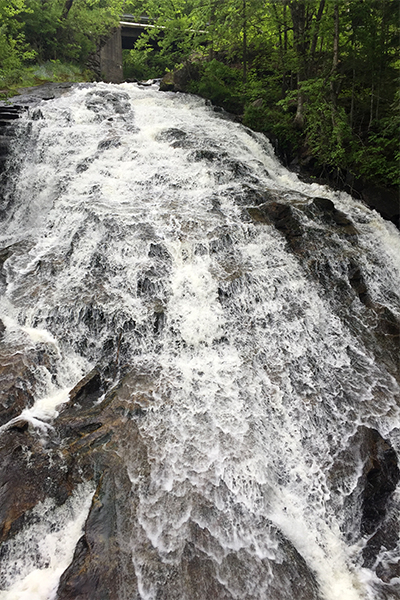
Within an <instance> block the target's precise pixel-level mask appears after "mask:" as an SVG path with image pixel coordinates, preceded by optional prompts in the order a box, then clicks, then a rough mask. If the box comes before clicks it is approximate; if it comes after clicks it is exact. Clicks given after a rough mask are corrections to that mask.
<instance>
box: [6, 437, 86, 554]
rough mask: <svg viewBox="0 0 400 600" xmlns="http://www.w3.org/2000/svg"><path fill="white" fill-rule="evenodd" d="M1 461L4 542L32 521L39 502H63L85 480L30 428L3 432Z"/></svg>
mask: <svg viewBox="0 0 400 600" xmlns="http://www.w3.org/2000/svg"><path fill="white" fill-rule="evenodd" d="M0 464H1V469H0V542H3V541H5V540H7V539H8V538H10V537H12V536H13V535H15V534H16V533H17V532H18V531H20V530H21V529H22V528H23V527H24V526H25V525H27V524H29V519H30V514H29V511H30V510H31V509H32V508H34V507H35V506H36V504H37V503H38V502H43V501H44V500H45V499H46V498H48V497H51V498H54V500H55V501H56V503H57V504H63V503H64V502H65V501H66V499H67V498H68V497H69V495H70V494H71V493H72V490H73V489H74V487H75V485H76V483H77V481H81V480H80V478H79V476H78V474H77V473H75V476H72V473H71V471H70V469H69V468H68V465H66V463H65V462H64V460H63V458H62V457H61V456H60V454H59V453H58V452H57V451H51V450H50V451H49V449H48V448H45V447H44V446H43V444H42V443H41V440H40V438H39V437H38V436H37V435H36V434H35V433H30V432H29V431H28V429H27V427H13V428H12V429H9V430H7V431H5V432H3V434H2V436H1V437H0ZM65 467H67V468H65ZM74 478H75V480H74Z"/></svg>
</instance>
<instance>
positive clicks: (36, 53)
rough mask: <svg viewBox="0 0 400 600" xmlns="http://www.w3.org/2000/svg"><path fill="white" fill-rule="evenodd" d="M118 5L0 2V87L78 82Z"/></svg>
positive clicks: (111, 0)
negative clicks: (52, 82)
mask: <svg viewBox="0 0 400 600" xmlns="http://www.w3.org/2000/svg"><path fill="white" fill-rule="evenodd" d="M122 7H123V0H0V87H2V88H5V89H7V88H9V87H10V86H12V85H13V84H25V85H29V84H32V85H33V84H34V83H38V82H41V81H44V80H48V79H53V80H54V79H61V80H63V79H77V78H80V77H83V78H84V77H85V76H86V75H85V73H82V71H83V70H84V68H85V63H86V60H87V58H88V56H89V55H90V53H91V52H93V51H94V50H95V49H96V46H97V44H98V42H99V40H100V39H101V37H102V36H103V35H106V34H107V33H108V32H109V31H110V30H111V29H112V28H113V27H115V26H117V25H118V22H119V16H120V14H121V12H122Z"/></svg>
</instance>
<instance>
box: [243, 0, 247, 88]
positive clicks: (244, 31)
mask: <svg viewBox="0 0 400 600" xmlns="http://www.w3.org/2000/svg"><path fill="white" fill-rule="evenodd" d="M246 8H247V6H246V0H243V83H247V14H246Z"/></svg>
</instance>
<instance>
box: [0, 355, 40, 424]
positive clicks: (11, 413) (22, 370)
mask: <svg viewBox="0 0 400 600" xmlns="http://www.w3.org/2000/svg"><path fill="white" fill-rule="evenodd" d="M34 358H35V357H34V354H32V353H27V352H26V351H24V350H23V348H19V347H13V348H10V347H8V346H3V347H1V348H0V425H4V424H5V423H7V422H8V421H10V420H11V419H13V418H14V417H17V416H18V415H19V414H20V413H21V412H22V411H23V410H24V408H29V407H30V406H32V405H33V403H34V393H35V383H36V377H35V362H34Z"/></svg>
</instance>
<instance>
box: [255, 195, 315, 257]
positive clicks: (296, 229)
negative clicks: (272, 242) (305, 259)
mask: <svg viewBox="0 0 400 600" xmlns="http://www.w3.org/2000/svg"><path fill="white" fill-rule="evenodd" d="M247 212H248V214H249V215H250V217H251V218H252V219H253V220H254V221H256V222H258V223H269V224H272V225H274V226H275V227H276V229H277V230H278V231H280V232H281V233H282V234H283V235H284V236H285V239H286V241H287V242H288V244H289V246H290V247H291V249H292V250H294V251H298V250H299V249H300V248H301V245H302V239H301V238H302V235H303V228H302V225H301V222H300V219H299V217H298V216H297V215H296V210H295V209H294V208H293V207H292V206H290V205H288V204H282V203H280V202H275V201H273V202H269V203H266V204H263V205H260V206H257V207H250V208H248V209H247Z"/></svg>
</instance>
